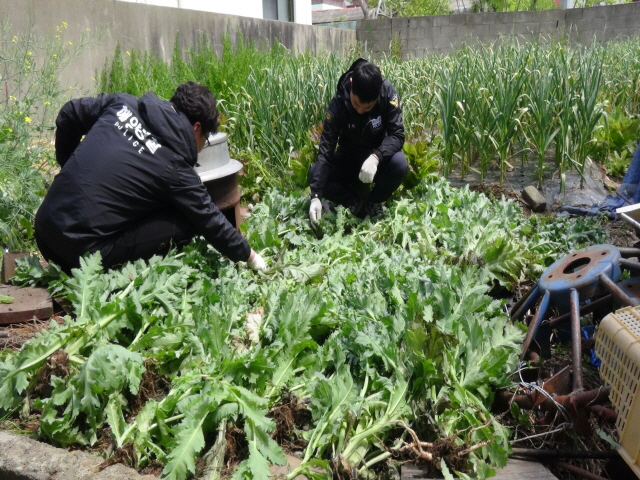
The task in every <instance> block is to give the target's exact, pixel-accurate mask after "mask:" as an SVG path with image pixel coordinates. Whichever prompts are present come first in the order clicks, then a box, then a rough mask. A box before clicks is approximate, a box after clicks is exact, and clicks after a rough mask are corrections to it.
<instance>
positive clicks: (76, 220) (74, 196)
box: [35, 93, 251, 261]
mask: <svg viewBox="0 0 640 480" xmlns="http://www.w3.org/2000/svg"><path fill="white" fill-rule="evenodd" d="M56 127H57V130H56V159H57V161H58V163H59V164H60V166H61V167H62V168H61V170H60V173H58V175H56V177H55V179H54V180H53V184H52V185H51V188H49V191H48V192H47V195H46V197H45V199H44V201H43V203H42V205H41V207H40V209H39V210H38V213H37V215H36V221H35V227H36V232H37V233H38V235H39V237H40V238H43V239H46V243H47V244H48V245H49V246H51V247H52V248H54V250H59V249H60V248H63V249H65V251H66V252H73V253H74V254H77V255H78V256H80V255H82V254H84V253H86V252H88V251H93V250H92V249H93V248H94V247H95V245H96V244H97V243H100V242H101V241H104V240H105V239H107V238H108V237H109V236H110V235H115V234H118V233H120V232H122V231H125V230H127V229H129V228H130V227H131V226H132V225H134V224H135V223H136V222H137V221H139V220H140V219H142V218H144V217H146V216H148V215H150V214H151V213H153V212H157V211H159V210H162V209H164V208H168V207H172V208H174V209H176V210H177V211H179V212H180V213H181V214H182V215H184V217H185V218H186V219H187V220H188V221H189V222H190V223H191V224H192V225H193V227H194V229H195V230H196V232H198V233H199V234H201V235H202V236H204V237H205V238H206V240H207V241H208V242H209V243H210V244H211V245H213V247H214V248H215V249H216V250H218V251H219V252H220V253H222V254H223V255H225V256H227V257H228V258H230V259H231V260H233V261H240V260H247V259H248V258H249V254H250V252H251V249H250V247H249V244H248V243H247V241H246V239H245V238H244V237H242V236H241V235H240V234H239V233H238V231H237V230H236V229H235V228H234V227H233V226H232V225H231V224H230V223H229V222H228V221H227V219H226V218H225V216H224V215H223V214H222V213H221V212H220V210H219V209H218V208H217V207H216V206H215V205H214V204H213V203H212V202H211V198H210V196H209V194H208V193H207V189H206V188H205V186H204V185H203V184H202V182H201V181H200V177H199V176H198V174H197V173H196V171H195V170H194V168H193V166H194V165H195V163H196V160H197V157H198V153H197V147H196V141H195V136H194V133H193V127H192V126H191V124H190V123H189V120H188V119H187V117H186V116H185V115H184V114H183V113H180V112H178V111H177V109H176V108H175V107H174V105H173V104H172V103H170V102H167V101H164V100H160V99H159V98H158V97H156V96H155V95H154V94H153V93H147V94H145V95H143V96H142V97H141V98H140V99H138V98H137V97H134V96H133V95H129V94H101V95H99V96H98V97H97V98H91V97H88V98H81V99H76V100H71V101H70V102H67V103H66V104H65V105H64V106H63V107H62V109H61V110H60V113H59V114H58V118H57V120H56ZM83 136H85V137H84V139H83V140H82V141H81V139H82V137H83Z"/></svg>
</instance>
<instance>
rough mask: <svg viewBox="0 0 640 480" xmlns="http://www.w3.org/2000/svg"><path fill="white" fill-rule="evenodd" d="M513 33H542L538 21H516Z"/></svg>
mask: <svg viewBox="0 0 640 480" xmlns="http://www.w3.org/2000/svg"><path fill="white" fill-rule="evenodd" d="M513 33H515V34H522V35H528V34H534V35H538V34H539V33H540V24H539V23H538V22H527V23H516V24H514V25H513Z"/></svg>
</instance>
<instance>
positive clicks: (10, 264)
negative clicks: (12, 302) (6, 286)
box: [0, 252, 29, 283]
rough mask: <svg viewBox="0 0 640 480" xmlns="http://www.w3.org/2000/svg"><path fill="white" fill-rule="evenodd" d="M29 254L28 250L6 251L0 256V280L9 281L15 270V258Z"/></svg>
mask: <svg viewBox="0 0 640 480" xmlns="http://www.w3.org/2000/svg"><path fill="white" fill-rule="evenodd" d="M27 255H29V252H7V253H5V254H4V255H3V256H2V272H1V275H0V277H1V278H0V280H1V281H2V283H9V280H11V278H12V277H13V272H14V271H15V270H16V260H17V259H19V258H22V257H26V256H27Z"/></svg>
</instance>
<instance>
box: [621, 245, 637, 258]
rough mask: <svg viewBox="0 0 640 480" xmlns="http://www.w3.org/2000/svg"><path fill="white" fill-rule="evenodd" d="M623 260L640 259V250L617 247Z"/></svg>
mask: <svg viewBox="0 0 640 480" xmlns="http://www.w3.org/2000/svg"><path fill="white" fill-rule="evenodd" d="M617 248H618V251H619V252H620V256H621V257H622V258H631V257H640V248H631V247H617Z"/></svg>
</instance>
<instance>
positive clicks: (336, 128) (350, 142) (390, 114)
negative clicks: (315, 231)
mask: <svg viewBox="0 0 640 480" xmlns="http://www.w3.org/2000/svg"><path fill="white" fill-rule="evenodd" d="M364 61H366V60H364V59H362V58H359V59H358V60H356V61H355V62H354V63H353V64H352V65H351V67H350V68H349V70H347V71H346V72H345V73H344V74H343V75H342V76H341V77H340V80H338V85H337V89H336V93H335V95H334V96H333V99H332V100H331V103H330V104H329V108H328V109H327V113H326V115H325V119H324V123H323V130H322V136H321V137H320V146H319V152H318V162H317V166H316V167H315V172H314V175H313V177H312V178H311V183H310V187H311V198H314V197H318V198H321V197H322V190H323V188H324V186H325V184H326V182H327V178H328V176H329V166H330V163H331V162H332V161H333V154H334V152H335V151H336V145H337V146H338V149H340V150H341V151H342V150H344V151H345V152H346V153H347V155H346V158H350V159H353V160H354V161H359V162H360V163H362V162H364V160H366V158H367V157H368V156H369V155H371V154H372V153H375V154H376V156H377V157H378V159H379V160H380V164H383V163H384V162H387V161H389V159H390V158H391V157H392V156H393V155H394V154H395V153H396V152H399V151H400V150H402V146H403V145H404V126H403V124H402V109H401V107H400V101H399V98H398V94H397V93H396V90H395V89H394V88H393V85H391V82H389V80H387V79H383V83H382V88H381V89H380V97H379V98H378V101H377V102H376V104H375V106H374V107H373V109H372V110H371V111H369V112H367V113H364V114H362V115H360V114H359V113H358V112H356V111H355V109H354V108H353V106H352V105H351V100H350V94H351V82H350V79H351V76H352V72H353V70H354V68H355V67H356V65H358V63H360V62H364Z"/></svg>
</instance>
